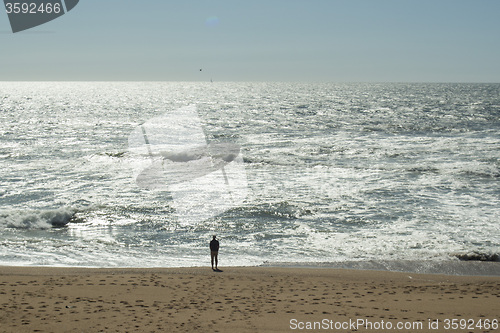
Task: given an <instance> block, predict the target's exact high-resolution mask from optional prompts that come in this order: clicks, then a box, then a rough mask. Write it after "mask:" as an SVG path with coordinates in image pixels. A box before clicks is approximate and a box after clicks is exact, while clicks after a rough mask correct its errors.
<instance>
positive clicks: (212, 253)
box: [210, 251, 215, 269]
mask: <svg viewBox="0 0 500 333" xmlns="http://www.w3.org/2000/svg"><path fill="white" fill-rule="evenodd" d="M210 257H211V261H212V269H214V257H215V252H214V251H211V252H210Z"/></svg>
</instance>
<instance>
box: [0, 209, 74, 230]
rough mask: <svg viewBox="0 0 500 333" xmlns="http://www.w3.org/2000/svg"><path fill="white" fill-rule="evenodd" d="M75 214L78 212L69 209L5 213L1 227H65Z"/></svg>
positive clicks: (0, 219) (1, 218)
mask: <svg viewBox="0 0 500 333" xmlns="http://www.w3.org/2000/svg"><path fill="white" fill-rule="evenodd" d="M75 213H76V211H75V210H74V209H72V208H69V207H63V208H59V209H50V210H40V211H20V210H12V211H4V212H0V227H4V228H5V227H6V228H21V229H47V228H52V227H63V226H65V225H67V224H68V223H69V221H70V220H71V218H72V217H73V216H74V215H75Z"/></svg>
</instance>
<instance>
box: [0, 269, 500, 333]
mask: <svg viewBox="0 0 500 333" xmlns="http://www.w3.org/2000/svg"><path fill="white" fill-rule="evenodd" d="M220 269H221V270H222V272H214V271H212V270H211V268H210V267H184V268H79V267H19V266H17V267H16V266H2V267H0V309H1V310H0V326H1V327H2V330H3V331H4V332H34V331H37V332H70V331H81V332H101V331H102V332H125V331H128V332H193V331H204V330H207V331H213V332H216V331H218V332H235V331H237V332H290V331H296V330H299V331H300V330H302V329H301V327H302V328H303V330H307V325H314V324H313V323H322V324H325V325H327V324H328V323H330V324H332V325H335V323H347V322H349V321H350V322H351V323H352V322H356V321H359V320H365V321H367V322H370V321H371V322H372V323H375V324H376V325H381V322H385V324H386V325H387V324H388V323H391V324H390V325H397V324H398V323H405V324H408V325H409V323H415V325H422V327H418V329H415V328H414V329H409V330H400V331H401V332H405V331H406V332H436V331H443V330H445V327H444V326H443V325H445V323H446V320H453V319H456V320H460V319H467V320H469V319H470V320H473V321H474V323H476V324H477V322H478V321H480V320H481V322H482V323H484V322H485V320H489V321H493V320H495V319H496V320H498V319H499V318H498V310H497V309H498V308H500V277H498V276H458V275H442V274H414V273H403V272H390V271H375V270H355V269H354V270H353V269H333V268H324V267H320V268H291V267H262V266H260V267H220ZM434 324H436V325H439V330H436V329H434V328H433V327H430V325H434ZM318 325H319V324H318ZM311 327H312V326H311ZM323 328H326V326H325V327H323ZM386 328H387V326H386ZM316 329H319V327H316ZM328 330H330V331H338V332H346V331H354V330H353V329H352V327H350V328H348V329H343V330H337V329H335V327H334V326H331V327H329V328H328ZM356 330H357V332H370V331H371V332H373V329H367V327H365V326H362V327H357V328H356ZM309 331H311V330H309ZM382 331H383V330H382ZM483 331H484V332H494V331H495V330H492V329H489V330H488V329H486V330H485V329H483V330H481V332H483Z"/></svg>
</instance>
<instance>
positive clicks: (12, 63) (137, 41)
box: [0, 0, 500, 82]
mask: <svg viewBox="0 0 500 333" xmlns="http://www.w3.org/2000/svg"><path fill="white" fill-rule="evenodd" d="M19 1H26V0H19ZM28 1H29V0H28ZM499 14H500V1H498V0H251V1H242V0H183V1H178V0H80V2H79V4H78V5H77V6H76V7H75V8H74V9H73V10H71V11H70V12H68V13H67V14H65V15H63V16H61V17H59V18H57V19H55V20H53V21H51V22H48V23H46V24H43V25H41V26H38V27H35V28H33V29H30V30H26V31H24V32H18V33H15V34H14V33H12V31H11V28H10V24H9V20H8V17H7V14H6V13H5V12H0V81H11V80H14V81H18V80H21V81H24V80H34V81H39V80H43V81H54V80H64V81H79V80H84V81H94V80H98V81H101V80H103V81H116V80H119V81H209V80H210V79H213V80H214V81H306V82H500V37H499V36H500V20H499V19H498V17H499ZM200 69H201V71H200Z"/></svg>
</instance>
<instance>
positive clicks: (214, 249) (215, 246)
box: [210, 236, 219, 270]
mask: <svg viewBox="0 0 500 333" xmlns="http://www.w3.org/2000/svg"><path fill="white" fill-rule="evenodd" d="M215 237H216V236H214V238H213V239H212V241H211V242H210V256H211V259H212V269H214V259H215V270H217V265H218V258H217V256H218V255H219V241H218V240H217V239H215Z"/></svg>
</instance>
